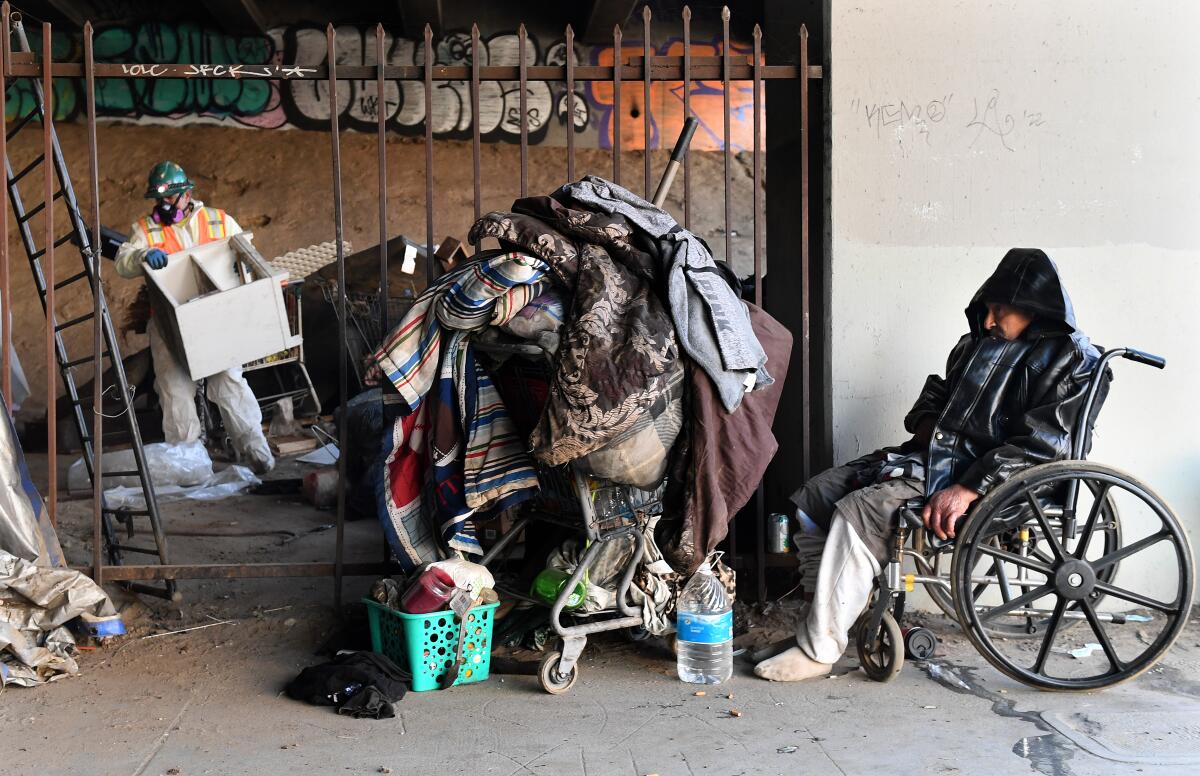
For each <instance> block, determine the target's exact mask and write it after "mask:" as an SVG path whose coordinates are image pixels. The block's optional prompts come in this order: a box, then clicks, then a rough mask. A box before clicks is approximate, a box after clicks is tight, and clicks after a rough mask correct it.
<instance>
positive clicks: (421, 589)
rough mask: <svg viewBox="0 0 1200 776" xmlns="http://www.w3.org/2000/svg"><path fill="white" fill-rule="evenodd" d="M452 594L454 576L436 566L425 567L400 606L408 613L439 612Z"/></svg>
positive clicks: (407, 591) (405, 592) (410, 586)
mask: <svg viewBox="0 0 1200 776" xmlns="http://www.w3.org/2000/svg"><path fill="white" fill-rule="evenodd" d="M452 595H454V578H453V577H451V576H450V575H449V574H447V573H446V572H444V571H442V570H441V569H438V568H427V569H425V571H423V572H422V573H421V576H419V577H417V578H416V580H414V581H413V583H412V584H411V585H409V586H408V590H405V591H404V596H403V597H402V598H401V599H400V607H401V608H402V609H403V610H404V611H406V612H408V613H409V614H429V613H430V612H440V611H442V610H443V609H445V608H446V605H447V604H448V603H449V602H450V597H451V596H452Z"/></svg>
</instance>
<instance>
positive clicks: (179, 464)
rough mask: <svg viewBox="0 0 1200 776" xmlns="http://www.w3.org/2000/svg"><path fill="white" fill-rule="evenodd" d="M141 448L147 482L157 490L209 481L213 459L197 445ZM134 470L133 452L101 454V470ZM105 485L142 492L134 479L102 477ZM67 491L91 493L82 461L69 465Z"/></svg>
mask: <svg viewBox="0 0 1200 776" xmlns="http://www.w3.org/2000/svg"><path fill="white" fill-rule="evenodd" d="M142 449H143V450H144V451H145V454H146V467H147V468H148V469H149V471H150V481H151V482H153V483H154V487H155V490H156V491H157V490H159V489H160V488H166V487H169V486H172V485H178V486H182V487H189V486H192V485H199V484H201V483H203V482H206V481H208V480H210V479H212V476H213V466H212V459H211V458H209V457H208V451H207V450H205V449H204V445H203V444H201V443H200V442H191V443H185V444H180V445H172V444H167V443H166V442H155V443H154V444H152V445H146V446H145V447H144V448H142ZM136 468H137V465H136V464H135V463H134V458H133V450H114V451H112V452H111V453H110V452H105V453H104V471H109V472H117V471H133V470H134V469H136ZM104 485H105V486H106V487H108V488H116V487H125V488H137V489H138V490H139V492H140V490H141V482H139V481H138V478H137V477H105V478H104ZM67 489H68V490H69V491H70V493H71V495H74V496H86V495H88V494H89V493H91V492H92V481H91V478H90V477H88V473H87V467H86V466H85V465H84V463H83V459H82V458H80V459H78V460H77V461H75V463H73V464H71V468H70V470H69V471H68V472H67Z"/></svg>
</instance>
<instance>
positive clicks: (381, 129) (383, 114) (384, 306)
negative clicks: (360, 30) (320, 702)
mask: <svg viewBox="0 0 1200 776" xmlns="http://www.w3.org/2000/svg"><path fill="white" fill-rule="evenodd" d="M375 57H376V67H377V70H376V71H375V92H376V97H375V104H376V107H377V111H376V116H375V118H376V120H377V123H376V125H375V130H376V144H377V145H378V147H379V331H380V334H381V335H382V336H385V337H386V336H387V333H388V331H389V330H390V329H391V326H390V325H389V321H388V293H389V290H388V244H387V243H388V211H387V99H386V96H387V81H385V80H384V75H385V73H386V71H385V70H384V67H385V65H386V63H387V57H386V54H385V52H384V33H383V25H382V24H378V25H376V26H375ZM384 544H385V546H386V542H385V543H384Z"/></svg>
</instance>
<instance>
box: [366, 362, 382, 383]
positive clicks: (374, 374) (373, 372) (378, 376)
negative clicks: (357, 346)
mask: <svg viewBox="0 0 1200 776" xmlns="http://www.w3.org/2000/svg"><path fill="white" fill-rule="evenodd" d="M366 367H367V371H366V374H364V375H363V385H369V386H376V385H379V383H380V382H382V381H383V370H382V369H381V368H380V367H379V362H378V361H376V360H375V359H373V358H368V359H367V364H366Z"/></svg>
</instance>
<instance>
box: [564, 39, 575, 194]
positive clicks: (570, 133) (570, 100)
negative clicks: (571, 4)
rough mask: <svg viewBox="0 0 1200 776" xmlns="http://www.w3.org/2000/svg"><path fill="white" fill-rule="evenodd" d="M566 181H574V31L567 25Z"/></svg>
mask: <svg viewBox="0 0 1200 776" xmlns="http://www.w3.org/2000/svg"><path fill="white" fill-rule="evenodd" d="M563 39H564V41H565V43H566V49H567V180H568V181H574V180H575V30H573V29H572V28H571V25H569V24H568V25H567V30H566V33H564V35H563Z"/></svg>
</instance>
